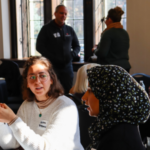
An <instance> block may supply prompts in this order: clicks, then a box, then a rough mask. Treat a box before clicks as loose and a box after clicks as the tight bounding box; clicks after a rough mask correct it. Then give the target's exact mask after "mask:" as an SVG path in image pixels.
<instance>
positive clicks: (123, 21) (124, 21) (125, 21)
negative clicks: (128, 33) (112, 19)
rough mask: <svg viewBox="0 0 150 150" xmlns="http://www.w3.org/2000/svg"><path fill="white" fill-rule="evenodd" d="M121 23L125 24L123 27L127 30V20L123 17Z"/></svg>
mask: <svg viewBox="0 0 150 150" xmlns="http://www.w3.org/2000/svg"><path fill="white" fill-rule="evenodd" d="M121 24H122V25H123V28H124V29H125V30H126V29H127V20H126V19H121Z"/></svg>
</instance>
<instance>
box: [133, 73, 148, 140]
mask: <svg viewBox="0 0 150 150" xmlns="http://www.w3.org/2000/svg"><path fill="white" fill-rule="evenodd" d="M132 77H133V78H134V79H135V80H136V81H137V82H138V83H140V81H141V80H143V83H144V85H145V91H146V92H147V93H148V95H149V96H150V93H149V92H150V91H149V87H150V75H147V74H144V73H135V74H132ZM139 129H140V134H141V138H142V140H143V141H144V140H145V139H146V138H147V137H150V118H149V119H148V120H147V122H146V123H144V124H140V125H139Z"/></svg>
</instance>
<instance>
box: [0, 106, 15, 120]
mask: <svg viewBox="0 0 150 150" xmlns="http://www.w3.org/2000/svg"><path fill="white" fill-rule="evenodd" d="M15 118H16V115H15V113H14V112H13V111H12V110H11V109H10V108H9V107H8V106H7V105H6V104H3V103H0V122H5V123H10V122H11V121H12V120H13V119H15Z"/></svg>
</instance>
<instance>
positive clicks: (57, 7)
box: [55, 4, 66, 12]
mask: <svg viewBox="0 0 150 150" xmlns="http://www.w3.org/2000/svg"><path fill="white" fill-rule="evenodd" d="M60 7H65V8H66V6H65V5H62V4H61V5H58V6H56V8H55V12H57V11H58V10H59V8H60Z"/></svg>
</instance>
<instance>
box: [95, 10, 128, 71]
mask: <svg viewBox="0 0 150 150" xmlns="http://www.w3.org/2000/svg"><path fill="white" fill-rule="evenodd" d="M123 14H124V11H123V10H122V9H121V8H120V7H115V8H112V9H110V10H109V11H108V15H107V17H106V21H105V24H106V26H107V28H106V29H105V30H104V31H103V32H102V34H101V40H100V42H99V44H98V46H96V45H95V46H94V47H93V48H92V51H95V52H94V53H95V54H96V55H97V62H98V63H100V64H101V65H106V64H113V65H118V66H121V67H122V68H124V69H125V70H127V71H128V72H129V70H130V68H131V66H130V63H129V55H128V50H129V35H128V33H127V31H126V30H124V29H123V26H122V25H121V23H120V21H121V16H122V15H123Z"/></svg>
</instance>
